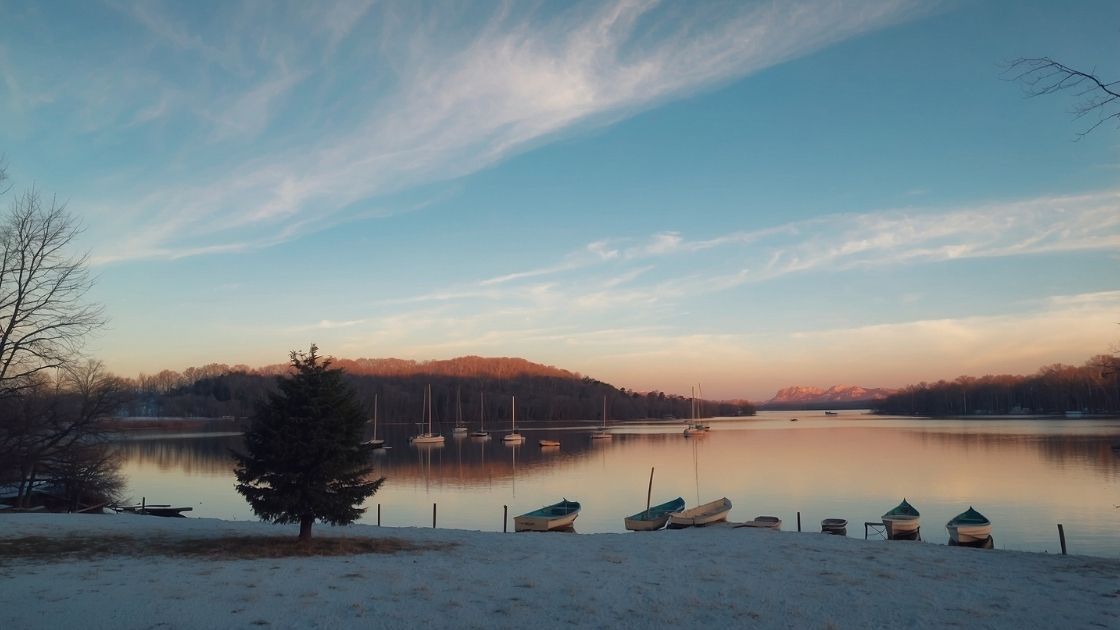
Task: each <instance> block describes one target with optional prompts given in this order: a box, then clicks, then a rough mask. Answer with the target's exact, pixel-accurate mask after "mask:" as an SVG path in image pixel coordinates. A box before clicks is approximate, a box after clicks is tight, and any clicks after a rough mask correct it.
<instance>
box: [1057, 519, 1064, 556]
mask: <svg viewBox="0 0 1120 630" xmlns="http://www.w3.org/2000/svg"><path fill="white" fill-rule="evenodd" d="M1058 542H1060V543H1062V555H1063V556H1064V555H1066V529H1065V528H1064V527H1062V524H1061V523H1058Z"/></svg>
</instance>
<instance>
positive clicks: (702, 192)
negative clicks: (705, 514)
mask: <svg viewBox="0 0 1120 630" xmlns="http://www.w3.org/2000/svg"><path fill="white" fill-rule="evenodd" d="M0 14H2V15H3V16H4V19H3V20H0V154H3V155H4V156H5V160H6V163H7V166H8V174H9V177H10V182H9V183H11V184H13V190H12V191H11V192H9V193H8V195H7V199H0V204H3V206H5V207H6V206H7V204H8V203H10V201H11V199H12V198H13V197H14V196H15V195H16V194H17V193H18V192H20V191H22V190H26V189H28V188H30V187H35V188H36V189H37V190H39V191H40V192H42V193H44V194H47V195H51V196H55V197H56V198H57V199H58V200H60V201H62V202H65V203H66V204H67V207H68V209H69V210H70V211H71V212H72V213H73V214H74V215H75V216H77V217H79V219H80V220H81V222H82V224H83V225H84V231H83V232H82V234H81V237H80V239H79V243H78V244H77V245H78V247H79V248H80V249H81V251H88V252H89V255H90V260H91V265H92V267H93V271H94V274H95V276H96V277H97V282H96V285H95V286H94V288H93V289H92V290H91V291H90V293H89V294H88V299H90V300H91V301H95V302H98V303H100V304H103V305H104V307H105V309H106V314H107V316H108V318H109V325H108V326H107V327H106V329H105V330H103V331H101V332H100V333H99V334H98V335H97V336H96V337H94V338H92V339H91V340H90V342H89V343H88V344H87V347H86V351H87V352H88V353H90V354H91V355H93V356H96V357H98V358H100V359H102V360H103V361H105V363H106V364H107V365H108V367H109V368H110V369H112V370H113V371H115V372H117V373H118V374H121V375H124V376H135V375H137V374H138V373H140V372H146V373H153V372H156V371H159V370H161V369H164V368H169V369H176V370H181V369H183V368H185V367H187V366H192V365H196V366H197V365H203V364H206V363H214V362H217V363H228V364H248V365H252V366H257V365H265V364H273V363H282V362H284V361H285V360H286V359H287V355H288V352H289V351H290V350H292V349H298V348H306V347H308V346H309V345H310V344H311V343H313V342H314V343H316V344H318V345H319V347H320V348H321V349H322V351H323V352H325V353H327V354H330V355H334V356H338V357H346V358H359V357H398V358H406V359H415V360H429V359H446V358H451V357H456V356H463V355H482V356H519V357H524V358H526V359H529V360H532V361H536V362H540V363H545V364H549V365H555V366H557V367H562V368H565V369H568V370H572V371H575V372H579V373H581V374H583V375H587V376H591V377H594V378H597V379H599V380H603V381H606V382H609V383H611V384H614V385H616V386H619V387H627V388H630V389H634V390H638V391H647V390H651V389H657V390H662V391H666V392H673V393H687V392H688V391H689V390H690V387H691V385H693V384H696V383H700V384H701V385H702V387H703V391H704V394H705V395H706V396H707V397H720V398H749V399H752V400H760V399H766V398H769V397H770V396H772V395H773V394H774V392H775V391H776V390H777V389H779V388H781V387H785V386H789V385H807V386H817V387H828V386H831V385H835V384H845V385H862V386H865V387H898V386H904V385H906V384H909V383H914V382H919V381H934V380H938V379H942V378H945V379H952V378H955V377H956V376H959V375H962V374H970V375H982V374H986V373H1014V374H1025V373H1032V372H1034V371H1035V370H1037V369H1038V368H1039V367H1041V366H1043V365H1047V364H1052V363H1058V362H1062V363H1073V364H1080V363H1082V362H1084V361H1085V360H1087V359H1088V358H1089V357H1091V356H1093V355H1095V354H1099V353H1103V352H1107V351H1109V350H1110V348H1112V349H1115V348H1116V346H1117V344H1118V343H1120V326H1118V325H1117V322H1120V274H1118V272H1120V129H1118V128H1117V126H1116V125H1111V124H1106V125H1103V126H1101V127H1100V128H1098V129H1096V130H1095V131H1093V132H1092V133H1090V134H1088V135H1085V136H1083V137H1081V136H1080V135H1079V133H1080V132H1082V131H1084V130H1085V129H1086V128H1087V127H1088V126H1089V124H1090V122H1091V120H1086V119H1081V120H1078V119H1076V118H1075V117H1074V115H1073V113H1072V110H1073V108H1074V107H1075V106H1076V104H1077V103H1078V98H1077V97H1076V95H1075V94H1071V93H1062V94H1056V95H1049V96H1043V97H1038V98H1027V97H1026V96H1025V94H1024V90H1023V86H1022V85H1020V84H1017V83H1015V82H1013V81H1010V80H1008V77H1007V76H1006V72H1005V64H1006V63H1007V62H1008V61H1010V60H1012V59H1015V58H1018V57H1040V56H1050V57H1053V58H1055V59H1058V60H1060V61H1062V62H1063V63H1065V64H1067V65H1070V66H1072V67H1075V68H1082V69H1087V70H1092V71H1095V72H1097V73H1099V74H1100V75H1102V76H1103V77H1104V78H1106V79H1109V80H1117V79H1120V3H1116V2H1114V1H1100V2H1094V1H1079V2H1071V3H1054V2H1047V1H1040V2H1027V1H1006V2H1003V1H992V2H968V1H948V2H917V1H905V0H898V1H884V2H870V1H856V0H827V1H826V0H792V1H788V2H769V1H767V2H752V1H749V0H741V1H731V2H656V1H641V0H632V1H631V0H623V1H617V2H610V1H603V2H571V3H567V2H565V3H558V2H540V3H533V2H511V3H500V2H478V3H471V2H462V3H430V4H429V3H420V2H362V1H354V2H342V3H327V2H320V3H303V2H293V3H283V2H264V3H256V2H190V3H184V2H178V3H174V2H173V3H162V2H136V3H129V2H117V1H112V2H99V1H92V0H91V1H88V2H62V1H59V2H39V3H28V2H18V1H9V0H0Z"/></svg>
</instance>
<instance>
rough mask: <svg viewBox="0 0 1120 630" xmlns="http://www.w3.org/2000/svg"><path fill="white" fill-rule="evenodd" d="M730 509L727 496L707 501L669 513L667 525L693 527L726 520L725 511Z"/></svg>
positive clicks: (674, 527) (673, 527)
mask: <svg viewBox="0 0 1120 630" xmlns="http://www.w3.org/2000/svg"><path fill="white" fill-rule="evenodd" d="M730 511H731V500H730V499H728V498H727V497H723V498H722V499H716V500H715V501H709V502H707V503H705V504H703V505H698V506H696V507H694V508H692V509H688V510H682V511H680V512H672V513H670V514H669V527H670V528H671V529H680V528H682V527H695V526H703V525H709V524H711V523H718V522H719V521H726V520H727V513H728V512H730Z"/></svg>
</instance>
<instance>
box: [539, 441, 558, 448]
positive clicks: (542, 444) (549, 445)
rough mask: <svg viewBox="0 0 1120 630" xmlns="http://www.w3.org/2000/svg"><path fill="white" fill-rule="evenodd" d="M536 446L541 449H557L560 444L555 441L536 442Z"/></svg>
mask: <svg viewBox="0 0 1120 630" xmlns="http://www.w3.org/2000/svg"><path fill="white" fill-rule="evenodd" d="M537 446H540V447H541V448H554V447H555V448H559V446H560V442H558V441H556V440H537Z"/></svg>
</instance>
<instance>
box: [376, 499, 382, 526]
mask: <svg viewBox="0 0 1120 630" xmlns="http://www.w3.org/2000/svg"><path fill="white" fill-rule="evenodd" d="M377 526H378V527H381V504H380V503H378V504H377Z"/></svg>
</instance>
